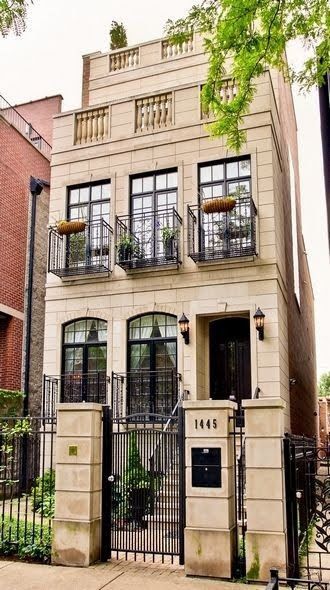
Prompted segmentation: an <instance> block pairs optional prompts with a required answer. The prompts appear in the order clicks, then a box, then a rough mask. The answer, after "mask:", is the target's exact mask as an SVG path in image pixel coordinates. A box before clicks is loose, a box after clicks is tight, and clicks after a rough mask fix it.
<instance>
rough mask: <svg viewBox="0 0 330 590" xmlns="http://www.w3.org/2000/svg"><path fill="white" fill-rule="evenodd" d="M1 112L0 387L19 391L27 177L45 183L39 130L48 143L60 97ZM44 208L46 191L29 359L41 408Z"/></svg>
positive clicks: (42, 211)
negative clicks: (34, 369)
mask: <svg viewBox="0 0 330 590" xmlns="http://www.w3.org/2000/svg"><path fill="white" fill-rule="evenodd" d="M0 107H1V108H0V260H1V264H0V388H4V389H21V388H22V387H23V383H22V369H24V367H23V366H22V363H23V361H24V353H23V331H24V313H25V282H26V278H27V268H26V261H27V260H28V248H29V235H30V232H29V224H30V212H31V194H30V191H29V185H30V177H31V176H34V177H37V178H41V179H43V180H45V181H49V175H50V165H49V160H50V151H51V146H50V145H49V143H48V142H47V141H45V139H44V138H43V136H42V134H41V128H42V129H43V130H44V132H45V134H46V135H47V138H48V139H50V138H51V126H52V116H53V115H54V114H57V113H59V112H60V110H61V97H60V96H57V97H52V98H50V99H48V98H45V99H43V100H38V101H35V102H31V103H28V104H27V105H22V107H20V106H18V107H17V108H16V109H14V108H13V107H11V106H10V105H9V104H8V103H7V102H6V101H5V99H2V98H1V97H0ZM20 113H21V114H20ZM23 113H24V118H23V117H22V116H21V115H22V114H23ZM39 113H40V119H41V121H40V123H41V124H40V128H39V126H38V116H39ZM48 209H49V191H48V189H45V190H44V191H43V192H42V194H41V195H40V196H39V197H38V201H37V212H36V218H37V219H36V221H37V223H36V245H35V258H34V269H33V273H34V277H33V278H34V288H33V298H32V307H33V316H32V318H33V329H32V337H33V342H32V347H31V356H32V357H33V359H34V363H36V364H37V365H38V369H39V370H38V371H37V373H36V372H33V378H34V379H36V380H37V381H38V397H39V401H38V404H37V405H39V406H40V384H41V364H42V355H41V354H40V350H41V343H42V339H43V325H44V303H43V298H44V276H45V272H46V257H47V248H46V232H47V218H48ZM37 334H38V337H37ZM36 337H37V341H36ZM22 353H23V354H22ZM31 387H32V384H31ZM32 389H33V388H32ZM32 397H33V395H32V393H31V399H32Z"/></svg>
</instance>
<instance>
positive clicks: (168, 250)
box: [160, 225, 179, 258]
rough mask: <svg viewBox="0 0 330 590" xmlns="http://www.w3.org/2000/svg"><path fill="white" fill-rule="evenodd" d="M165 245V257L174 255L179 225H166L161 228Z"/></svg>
mask: <svg viewBox="0 0 330 590" xmlns="http://www.w3.org/2000/svg"><path fill="white" fill-rule="evenodd" d="M160 233H161V236H162V241H163V245H164V252H165V258H173V257H174V240H175V239H176V238H177V237H178V233H179V230H178V228H177V227H170V226H168V225H165V226H164V227H162V229H161V230H160Z"/></svg>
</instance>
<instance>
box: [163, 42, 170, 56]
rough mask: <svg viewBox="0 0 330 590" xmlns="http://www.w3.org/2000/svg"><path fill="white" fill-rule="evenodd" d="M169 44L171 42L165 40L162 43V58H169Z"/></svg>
mask: <svg viewBox="0 0 330 590" xmlns="http://www.w3.org/2000/svg"><path fill="white" fill-rule="evenodd" d="M168 46H169V42H168V41H163V43H162V50H163V51H162V58H163V59H166V58H167V51H168Z"/></svg>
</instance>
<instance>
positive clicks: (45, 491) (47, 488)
mask: <svg viewBox="0 0 330 590" xmlns="http://www.w3.org/2000/svg"><path fill="white" fill-rule="evenodd" d="M30 498H31V504H32V510H33V512H37V513H38V514H41V516H44V517H45V518H52V517H53V516H54V508H55V471H53V469H46V471H45V473H44V475H42V476H40V477H37V479H36V484H35V486H34V487H33V488H32V489H31V496H30Z"/></svg>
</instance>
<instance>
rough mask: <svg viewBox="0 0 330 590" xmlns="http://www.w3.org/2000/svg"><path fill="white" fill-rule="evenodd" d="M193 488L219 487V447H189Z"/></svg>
mask: <svg viewBox="0 0 330 590" xmlns="http://www.w3.org/2000/svg"><path fill="white" fill-rule="evenodd" d="M191 466H192V467H191V472H192V482H191V484H192V487H193V488H196V487H198V488H221V449H219V448H195V449H191Z"/></svg>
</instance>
